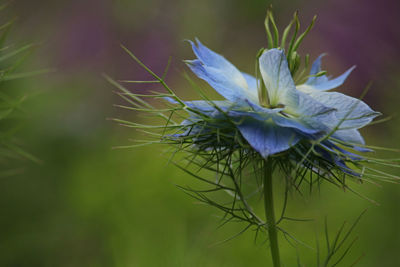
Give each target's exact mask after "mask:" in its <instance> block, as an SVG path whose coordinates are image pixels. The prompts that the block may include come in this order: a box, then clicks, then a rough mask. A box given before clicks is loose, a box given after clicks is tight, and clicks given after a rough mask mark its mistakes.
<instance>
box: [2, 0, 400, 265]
mask: <svg viewBox="0 0 400 267" xmlns="http://www.w3.org/2000/svg"><path fill="white" fill-rule="evenodd" d="M271 3H272V4H273V5H274V10H275V17H276V18H277V23H278V25H280V27H281V28H282V27H284V26H285V25H286V24H287V23H288V22H289V20H290V18H291V16H292V13H293V12H294V11H295V10H299V11H300V18H301V21H302V22H303V26H304V25H306V24H307V23H308V22H309V21H310V20H311V18H312V16H313V15H314V14H317V15H318V20H317V24H316V26H315V28H314V29H313V30H312V32H311V34H310V35H309V37H308V39H306V40H305V43H304V45H303V51H307V52H309V53H310V54H311V57H312V58H315V57H316V56H317V55H319V54H320V53H323V52H327V53H328V56H327V57H325V58H324V60H325V61H324V66H325V67H326V69H328V70H329V71H330V73H331V74H334V75H337V74H340V73H341V72H343V71H344V70H345V69H347V68H349V67H350V66H352V65H354V64H355V65H357V69H356V70H355V71H354V72H353V74H352V75H351V76H350V78H349V79H348V81H347V82H346V84H345V86H343V89H342V90H343V92H346V94H350V95H352V96H359V95H360V93H361V92H362V90H363V88H364V87H365V86H366V84H367V83H368V82H369V81H374V84H373V87H372V90H371V91H370V92H369V94H368V95H367V96H366V98H365V101H366V102H367V103H369V104H370V105H371V106H372V107H373V108H374V109H375V110H379V111H381V112H383V113H384V114H386V115H394V114H396V113H398V111H399V106H398V105H399V104H398V103H399V101H400V97H399V96H400V94H399V90H400V78H399V77H400V67H399V60H400V50H399V49H398V48H399V47H400V25H399V23H398V13H399V12H400V7H399V2H398V1H397V0H382V1H361V0H328V1H305V0H296V1H272V2H271V1H264V0H253V1H241V0H221V1H213V0H202V1H195V0H185V1H183V0H168V1H166V0H164V1H162V0H147V1H138V0H133V1H132V0H131V1H129V0H113V1H111V0H108V1H107V0H81V1H67V0H62V1H61V0H60V1H50V0H40V1H29V0H19V1H14V2H12V3H11V5H10V7H9V8H8V9H7V10H6V11H5V12H4V11H3V14H4V13H7V14H6V17H10V18H12V17H14V16H16V17H17V18H18V20H17V23H16V25H15V27H13V31H12V34H11V36H10V39H9V42H10V43H11V44H14V45H16V46H18V45H23V44H26V43H30V42H40V43H41V44H40V46H38V47H37V48H36V50H35V52H34V53H33V55H32V56H31V57H30V58H29V60H28V61H26V62H25V64H24V65H23V66H21V69H22V70H36V69H41V68H55V69H56V71H55V72H53V73H49V74H46V75H41V76H36V77H33V78H26V79H23V80H19V81H14V82H12V83H11V82H10V83H7V84H6V85H7V88H8V90H15V91H17V92H18V93H20V94H26V95H29V96H30V97H29V99H28V100H27V101H26V102H25V106H24V109H25V115H24V116H23V118H20V119H18V120H17V123H18V124H19V125H20V127H19V131H18V132H17V133H16V135H15V137H16V138H17V139H18V142H19V143H20V144H21V146H22V147H23V148H24V149H25V150H27V151H29V152H30V153H32V154H33V155H35V156H36V157H37V158H39V159H40V160H41V163H40V164H37V163H33V162H30V161H28V160H18V161H17V163H14V164H15V165H18V166H17V168H18V169H21V170H22V169H23V171H22V172H20V173H19V174H15V175H12V176H7V177H2V178H0V183H1V185H0V205H1V208H0V211H1V217H0V218H1V219H0V266H269V264H270V258H269V255H268V248H267V246H266V244H263V243H262V242H257V243H256V244H254V242H253V238H254V233H253V232H251V231H249V232H247V233H245V234H244V235H242V236H240V237H238V238H236V239H234V240H232V241H230V242H228V243H225V244H222V245H215V246H213V244H215V243H217V242H219V241H221V240H224V239H225V238H228V237H230V236H231V235H233V234H235V233H236V232H238V231H240V230H241V229H242V227H243V225H239V224H232V225H228V226H226V227H223V228H221V229H217V226H218V225H219V220H218V218H217V215H220V214H219V213H218V212H217V211H216V210H214V209H213V208H210V207H205V206H201V205H198V204H196V203H195V202H194V200H193V199H191V198H189V197H188V196H187V195H185V194H184V193H182V192H181V191H180V190H178V189H177V188H176V187H175V184H180V185H190V184H191V183H192V182H193V181H192V178H191V177H188V175H186V174H184V173H183V172H182V171H180V170H178V169H177V168H175V167H174V166H172V165H167V159H166V158H167V157H165V156H163V155H160V154H161V153H162V151H163V149H164V148H163V147H145V148H138V149H131V150H129V149H127V150H124V149H117V150H113V149H112V147H113V146H118V145H126V144H130V141H129V139H133V138H135V136H136V133H135V132H134V131H133V130H132V129H128V128H123V127H121V126H119V125H117V124H116V123H113V122H111V121H109V120H107V118H110V117H118V118H125V119H131V120H134V119H140V118H137V114H135V113H134V112H126V111H122V110H120V109H117V108H114V107H113V104H116V103H121V99H119V98H118V96H116V95H115V94H114V93H113V90H114V88H112V86H111V85H110V84H108V83H107V82H106V81H105V80H104V78H103V77H102V74H103V73H107V74H108V75H110V76H111V77H113V78H115V79H136V80H143V79H148V78H149V77H148V75H147V74H146V73H144V72H143V70H142V69H140V67H138V66H137V64H135V63H134V62H133V61H132V60H131V59H130V58H129V57H128V56H127V55H126V54H125V53H124V52H123V51H122V49H121V48H120V47H119V45H120V43H123V44H124V45H125V46H126V47H128V48H129V49H130V50H131V51H133V52H134V53H135V54H136V55H138V56H139V57H140V58H141V59H142V60H143V61H144V62H145V63H146V64H148V65H149V66H150V67H151V68H152V69H153V70H154V71H155V72H161V71H162V70H163V68H164V67H165V64H166V63H167V60H168V57H169V56H172V58H173V61H172V68H171V71H170V72H169V76H168V78H167V81H168V82H169V84H170V85H171V87H173V88H174V89H175V90H176V91H177V92H178V93H179V94H181V95H184V96H186V97H187V99H190V98H194V97H195V96H196V95H195V94H194V92H193V91H192V90H191V89H190V87H189V85H188V84H187V83H186V82H184V81H183V80H184V79H183V77H182V75H181V73H182V72H183V71H184V70H186V68H185V66H184V64H183V63H182V61H181V60H182V59H190V58H193V55H192V53H191V51H190V48H189V46H188V45H187V44H186V43H185V42H183V40H184V39H193V38H194V37H198V38H200V40H202V41H203V42H204V43H205V44H206V45H208V46H209V47H210V48H212V49H213V50H215V51H217V52H220V53H223V54H224V55H225V56H226V57H227V58H228V59H229V60H231V61H232V62H233V63H234V64H235V65H236V66H238V67H239V68H240V69H241V70H243V71H247V72H250V73H252V72H253V67H254V57H255V54H256V52H257V51H258V49H259V48H261V47H263V46H265V44H266V37H265V33H264V28H263V21H264V16H265V12H266V7H267V6H268V5H269V4H271ZM203 85H204V84H203ZM129 88H130V89H132V90H135V91H136V92H138V91H140V90H142V91H143V92H145V91H146V90H149V88H150V89H151V87H145V88H143V87H140V86H139V87H138V86H136V87H135V86H132V87H129ZM204 88H206V86H205V85H204ZM363 134H364V136H365V137H366V140H367V142H368V143H370V144H375V145H379V146H387V147H392V148H399V147H400V141H399V138H398V136H399V134H400V126H399V118H398V117H394V119H392V120H391V121H389V122H387V123H384V124H380V125H377V126H374V127H368V128H366V129H364V130H363ZM378 155H380V156H396V155H393V154H392V155H390V154H379V153H378ZM390 171H391V172H392V173H393V174H394V175H400V171H398V170H390ZM277 184H278V186H279V184H280V182H277ZM357 189H358V190H359V191H360V192H361V193H363V194H365V195H366V196H368V197H370V198H372V199H374V200H376V201H377V202H379V204H380V205H379V206H377V205H374V204H371V203H370V202H368V201H366V200H364V199H362V198H360V197H358V196H356V195H354V194H352V193H350V192H342V191H340V190H337V189H334V188H331V187H330V186H328V185H323V186H322V189H321V192H319V193H317V192H315V194H313V195H312V196H309V195H305V196H304V197H303V198H301V197H299V196H293V197H291V199H290V204H289V205H290V209H289V211H292V212H294V213H295V214H296V215H299V216H302V217H307V218H308V217H311V218H315V219H316V222H308V223H289V224H287V229H288V230H289V231H290V232H291V233H292V234H293V235H294V236H299V238H304V240H305V242H307V243H308V244H310V245H311V246H312V247H315V242H314V240H315V233H316V232H317V233H319V232H321V231H322V226H321V221H322V220H323V218H324V217H325V216H327V218H328V221H329V225H330V229H331V231H332V233H333V232H335V231H337V230H338V228H339V226H340V224H341V223H342V222H343V221H345V220H347V221H349V222H352V221H354V220H355V219H356V217H358V215H359V214H360V213H361V211H362V210H364V209H365V208H368V211H367V213H366V215H365V216H364V217H363V219H362V220H361V222H360V224H359V225H358V227H357V228H356V230H355V231H354V236H358V241H357V243H356V247H355V248H354V250H352V252H351V255H350V256H348V259H347V260H346V261H345V262H343V263H342V265H341V266H350V264H351V263H352V262H354V261H355V260H356V259H357V258H358V257H359V256H361V255H363V257H362V258H361V259H360V262H359V264H358V266H371V267H372V266H387V267H392V266H393V267H395V266H400V253H398V252H399V251H400V231H399V230H398V226H399V225H400V209H399V203H400V186H398V185H392V184H385V183H383V184H382V187H377V186H374V185H371V184H364V185H362V186H358V187H357ZM320 241H321V242H322V241H323V240H322V238H321V240H320ZM280 242H281V244H282V258H283V259H284V260H283V261H284V262H285V263H286V265H285V266H295V262H296V258H297V253H298V254H299V255H300V256H301V258H302V260H303V262H304V265H305V266H315V251H313V250H312V249H308V248H304V247H302V248H299V250H298V252H297V250H296V249H295V248H293V247H291V246H290V245H289V244H288V243H287V242H286V241H285V240H283V238H281V240H280Z"/></svg>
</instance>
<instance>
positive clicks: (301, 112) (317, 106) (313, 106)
mask: <svg viewBox="0 0 400 267" xmlns="http://www.w3.org/2000/svg"><path fill="white" fill-rule="evenodd" d="M297 94H298V106H297V107H295V108H291V107H287V108H286V109H285V110H286V111H287V112H288V113H289V114H291V115H293V116H295V117H296V119H297V120H298V121H300V122H301V123H303V124H306V125H308V126H309V127H311V128H313V129H316V130H319V131H324V132H329V131H330V130H331V129H332V126H331V124H332V123H333V124H336V123H337V118H336V116H335V111H336V110H335V109H334V108H331V107H328V106H326V105H324V104H323V103H320V102H319V101H317V100H315V99H314V98H312V97H311V96H309V95H307V94H305V93H303V92H300V91H297Z"/></svg>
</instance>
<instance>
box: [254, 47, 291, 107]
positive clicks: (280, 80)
mask: <svg viewBox="0 0 400 267" xmlns="http://www.w3.org/2000/svg"><path fill="white" fill-rule="evenodd" d="M259 62H260V72H261V75H262V77H263V80H264V84H265V87H266V88H267V91H268V97H269V102H270V104H271V105H272V106H277V105H278V104H282V105H285V106H291V107H296V106H297V105H298V95H297V93H296V92H297V90H296V86H295V84H294V81H293V78H292V75H291V73H290V71H289V68H288V63H287V60H286V56H285V53H284V52H283V50H280V49H275V48H274V49H270V50H268V51H265V52H264V53H263V54H262V55H261V57H260V59H259Z"/></svg>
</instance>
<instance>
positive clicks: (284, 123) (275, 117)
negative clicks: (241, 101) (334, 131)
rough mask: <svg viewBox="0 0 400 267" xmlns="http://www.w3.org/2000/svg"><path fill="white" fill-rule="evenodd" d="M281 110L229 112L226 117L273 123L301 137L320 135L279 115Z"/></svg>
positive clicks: (304, 125) (297, 122)
mask: <svg viewBox="0 0 400 267" xmlns="http://www.w3.org/2000/svg"><path fill="white" fill-rule="evenodd" d="M281 111H282V110H281V109H265V108H264V110H263V111H262V112H249V111H239V110H234V109H232V110H230V111H229V112H228V115H229V116H230V117H232V118H234V119H235V120H236V121H238V120H239V119H240V118H243V117H252V118H253V119H255V120H258V121H259V122H260V123H264V122H265V121H269V120H270V121H271V120H272V121H273V122H274V123H275V124H276V125H277V126H280V127H283V128H292V129H293V130H295V131H297V132H298V133H301V134H303V135H307V136H310V135H315V134H318V133H320V132H321V131H320V130H318V129H314V128H312V127H310V126H309V125H307V124H304V123H301V122H300V121H298V120H296V119H295V118H288V117H285V116H283V115H282V114H280V112H281Z"/></svg>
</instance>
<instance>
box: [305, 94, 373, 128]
mask: <svg viewBox="0 0 400 267" xmlns="http://www.w3.org/2000/svg"><path fill="white" fill-rule="evenodd" d="M309 95H310V96H311V97H312V98H314V99H315V100H317V101H319V102H320V103H322V104H324V105H325V106H327V107H329V108H334V109H336V112H335V115H336V117H337V119H338V123H339V124H340V125H339V129H346V128H347V129H351V128H355V129H358V128H361V127H363V126H365V125H367V124H369V123H370V122H371V121H372V120H373V119H374V118H375V117H376V116H378V115H380V113H379V112H376V111H374V110H372V109H371V108H370V107H369V106H368V105H367V104H365V103H364V102H363V101H361V100H359V99H356V98H354V97H350V96H347V95H344V94H341V93H338V92H318V91H316V92H313V93H310V94H309ZM332 126H333V127H336V126H337V125H332Z"/></svg>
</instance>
